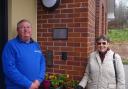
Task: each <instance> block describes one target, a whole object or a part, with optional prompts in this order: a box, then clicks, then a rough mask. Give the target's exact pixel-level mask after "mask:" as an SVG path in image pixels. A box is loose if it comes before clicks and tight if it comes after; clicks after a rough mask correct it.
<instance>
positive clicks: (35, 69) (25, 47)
mask: <svg viewBox="0 0 128 89" xmlns="http://www.w3.org/2000/svg"><path fill="white" fill-rule="evenodd" d="M2 61H3V68H4V73H5V79H6V87H7V88H6V89H29V88H30V86H31V84H32V82H33V81H34V80H39V81H40V83H41V82H42V80H43V79H44V76H45V69H46V68H45V58H44V55H43V54H42V51H41V49H40V46H39V44H38V43H37V42H34V41H33V40H31V41H30V42H29V43H25V42H23V41H21V40H20V39H19V37H18V36H17V37H16V38H14V39H12V40H10V41H9V42H8V43H7V44H6V45H5V48H4V50H3V55H2Z"/></svg>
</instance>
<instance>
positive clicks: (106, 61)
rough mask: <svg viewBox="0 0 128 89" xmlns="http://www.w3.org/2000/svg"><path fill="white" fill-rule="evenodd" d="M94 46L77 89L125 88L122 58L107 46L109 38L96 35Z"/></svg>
mask: <svg viewBox="0 0 128 89" xmlns="http://www.w3.org/2000/svg"><path fill="white" fill-rule="evenodd" d="M96 46H97V50H96V51H95V52H92V53H91V54H90V57H89V61H88V65H87V67H86V71H85V74H84V76H83V78H82V80H81V81H80V83H79V86H78V87H77V89H83V88H85V87H87V89H125V75H124V68H123V64H122V60H121V57H120V56H119V55H118V54H117V53H114V52H113V51H112V50H111V49H110V48H109V39H108V38H107V37H106V36H100V37H98V38H97V39H96ZM113 60H115V63H114V61H113ZM114 66H115V67H114Z"/></svg>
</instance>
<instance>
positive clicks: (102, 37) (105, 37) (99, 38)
mask: <svg viewBox="0 0 128 89" xmlns="http://www.w3.org/2000/svg"><path fill="white" fill-rule="evenodd" d="M101 39H103V40H105V41H107V42H110V39H109V38H108V37H107V36H105V35H101V36H99V37H97V38H96V43H97V42H98V41H99V40H101Z"/></svg>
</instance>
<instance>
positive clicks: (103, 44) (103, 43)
mask: <svg viewBox="0 0 128 89" xmlns="http://www.w3.org/2000/svg"><path fill="white" fill-rule="evenodd" d="M96 45H97V50H98V51H99V52H105V51H107V49H108V47H109V43H108V42H107V40H103V39H100V40H99V41H98V42H97V43H96Z"/></svg>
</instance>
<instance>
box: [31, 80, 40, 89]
mask: <svg viewBox="0 0 128 89" xmlns="http://www.w3.org/2000/svg"><path fill="white" fill-rule="evenodd" d="M39 85H40V83H39V81H38V80H35V81H34V82H33V83H32V85H31V87H30V89H38V88H39Z"/></svg>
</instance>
